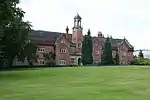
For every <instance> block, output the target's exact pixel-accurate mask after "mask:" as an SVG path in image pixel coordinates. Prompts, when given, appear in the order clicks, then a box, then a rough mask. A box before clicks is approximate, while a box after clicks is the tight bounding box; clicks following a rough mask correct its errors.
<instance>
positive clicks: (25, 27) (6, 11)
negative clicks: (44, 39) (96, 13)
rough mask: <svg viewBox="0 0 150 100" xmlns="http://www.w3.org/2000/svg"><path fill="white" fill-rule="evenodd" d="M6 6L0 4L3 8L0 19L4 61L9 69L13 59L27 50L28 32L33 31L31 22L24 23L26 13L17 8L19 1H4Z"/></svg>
mask: <svg viewBox="0 0 150 100" xmlns="http://www.w3.org/2000/svg"><path fill="white" fill-rule="evenodd" d="M2 2H3V3H4V4H0V8H2V7H4V8H2V10H1V12H0V17H1V18H2V20H1V22H0V26H1V29H2V30H3V35H2V38H1V41H0V43H1V45H2V48H1V49H2V52H3V54H4V56H3V57H4V59H5V61H6V63H7V65H8V66H9V67H11V66H12V63H13V59H14V58H15V57H17V55H21V53H23V51H24V50H25V46H26V43H25V42H26V40H27V36H28V32H29V31H30V30H31V25H30V23H29V22H24V21H23V20H22V19H23V17H24V13H25V12H24V11H23V10H22V9H20V8H19V7H17V6H16V5H17V4H18V3H19V0H5V1H4V0H3V1H2Z"/></svg>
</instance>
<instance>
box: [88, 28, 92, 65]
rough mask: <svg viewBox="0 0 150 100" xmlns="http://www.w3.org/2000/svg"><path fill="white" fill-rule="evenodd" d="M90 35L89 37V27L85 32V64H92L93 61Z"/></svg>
mask: <svg viewBox="0 0 150 100" xmlns="http://www.w3.org/2000/svg"><path fill="white" fill-rule="evenodd" d="M92 44H93V43H92V37H91V32H90V29H89V30H88V32H87V47H88V48H86V49H87V54H88V55H87V56H88V57H87V58H86V59H87V64H92V63H93V55H92V52H93V45H92Z"/></svg>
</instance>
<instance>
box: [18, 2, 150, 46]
mask: <svg viewBox="0 0 150 100" xmlns="http://www.w3.org/2000/svg"><path fill="white" fill-rule="evenodd" d="M149 5H150V0H21V2H20V4H19V7H21V8H22V9H23V10H24V11H25V12H26V13H25V17H24V20H25V21H30V22H31V23H32V25H33V29H35V30H45V31H54V32H65V28H66V26H68V27H69V29H70V30H69V32H70V33H72V27H73V23H74V19H73V18H74V16H75V15H76V14H77V12H78V13H79V15H80V16H81V17H82V27H83V34H87V31H88V29H90V30H91V34H92V36H97V34H98V31H101V32H102V34H104V36H108V35H109V36H110V35H111V36H112V37H113V38H122V39H123V38H124V37H125V38H126V39H127V40H128V41H129V42H130V43H131V44H132V45H133V46H134V48H135V49H150V6H149Z"/></svg>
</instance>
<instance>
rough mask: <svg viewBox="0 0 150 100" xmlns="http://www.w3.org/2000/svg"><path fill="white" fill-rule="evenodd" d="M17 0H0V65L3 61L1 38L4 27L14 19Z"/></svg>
mask: <svg viewBox="0 0 150 100" xmlns="http://www.w3.org/2000/svg"><path fill="white" fill-rule="evenodd" d="M18 3H19V0H1V1H0V65H2V62H4V61H3V60H4V54H3V52H2V49H3V48H4V45H3V44H2V38H3V36H4V28H5V27H7V26H8V25H9V24H10V22H12V21H14V20H15V16H16V13H17V8H16V4H18Z"/></svg>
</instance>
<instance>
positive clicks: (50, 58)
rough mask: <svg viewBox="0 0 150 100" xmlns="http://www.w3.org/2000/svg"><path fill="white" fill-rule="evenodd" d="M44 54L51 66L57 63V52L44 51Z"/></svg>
mask: <svg viewBox="0 0 150 100" xmlns="http://www.w3.org/2000/svg"><path fill="white" fill-rule="evenodd" d="M43 56H44V57H45V60H46V61H47V64H48V65H49V66H53V65H55V57H56V55H55V53H53V52H49V53H43Z"/></svg>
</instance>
